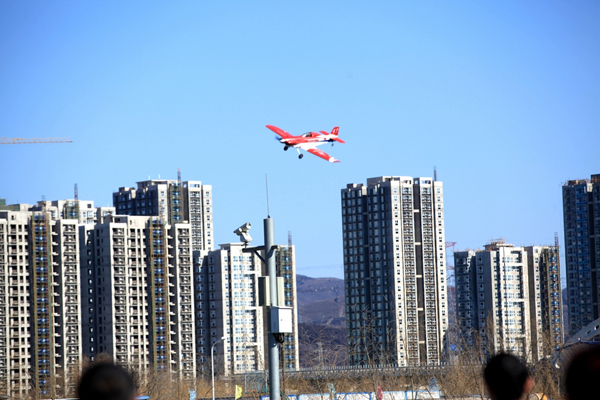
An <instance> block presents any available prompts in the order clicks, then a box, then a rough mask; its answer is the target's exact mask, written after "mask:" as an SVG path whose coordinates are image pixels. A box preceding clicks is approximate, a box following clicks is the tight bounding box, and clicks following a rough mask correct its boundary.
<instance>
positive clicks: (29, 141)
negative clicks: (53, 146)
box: [0, 137, 73, 144]
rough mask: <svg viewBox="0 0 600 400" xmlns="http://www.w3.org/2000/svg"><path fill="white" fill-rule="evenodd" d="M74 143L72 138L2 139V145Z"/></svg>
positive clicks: (0, 142)
mask: <svg viewBox="0 0 600 400" xmlns="http://www.w3.org/2000/svg"><path fill="white" fill-rule="evenodd" d="M37 143H73V141H72V140H71V139H70V138H67V137H56V138H8V137H1V138H0V144H37Z"/></svg>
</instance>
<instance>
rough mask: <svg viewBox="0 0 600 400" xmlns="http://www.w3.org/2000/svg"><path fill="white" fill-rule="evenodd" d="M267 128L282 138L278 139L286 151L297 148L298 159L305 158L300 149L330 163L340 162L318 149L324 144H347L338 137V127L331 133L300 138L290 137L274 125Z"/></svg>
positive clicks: (307, 134) (311, 133)
mask: <svg viewBox="0 0 600 400" xmlns="http://www.w3.org/2000/svg"><path fill="white" fill-rule="evenodd" d="M267 128H269V129H270V130H272V131H273V132H275V133H276V134H278V135H279V136H281V138H280V139H279V138H277V139H278V140H279V142H280V143H283V146H284V147H283V149H284V150H287V149H288V148H290V147H294V148H296V150H297V151H298V158H302V157H303V154H302V153H300V149H302V150H305V151H308V152H309V153H311V154H314V155H315V156H317V157H321V158H322V159H324V160H327V161H329V162H332V163H334V162H340V160H337V159H335V158H333V157H331V156H330V155H329V154H327V153H325V152H324V151H321V150H319V149H317V146H320V145H322V144H324V143H331V144H332V145H333V143H335V142H339V143H346V142H344V141H343V140H342V139H340V138H339V137H338V132H339V130H340V128H338V127H337V126H336V127H335V128H333V130H332V131H331V133H328V132H325V131H320V133H317V132H308V133H305V134H304V135H300V136H294V135H290V134H289V133H287V132H286V131H284V130H283V129H280V128H278V127H276V126H273V125H267Z"/></svg>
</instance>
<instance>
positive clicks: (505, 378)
mask: <svg viewBox="0 0 600 400" xmlns="http://www.w3.org/2000/svg"><path fill="white" fill-rule="evenodd" d="M483 376H484V378H485V382H486V384H487V387H488V390H489V392H490V396H491V397H492V399H494V400H517V399H520V398H521V397H522V396H523V394H525V393H527V392H529V391H530V390H531V388H532V387H533V379H531V377H530V376H529V371H527V367H526V366H525V365H524V364H523V363H522V362H521V361H519V359H518V358H517V357H515V356H513V355H511V354H506V353H498V354H496V355H495V356H494V357H492V358H491V359H490V360H489V361H488V363H487V365H486V366H485V369H484V371H483Z"/></svg>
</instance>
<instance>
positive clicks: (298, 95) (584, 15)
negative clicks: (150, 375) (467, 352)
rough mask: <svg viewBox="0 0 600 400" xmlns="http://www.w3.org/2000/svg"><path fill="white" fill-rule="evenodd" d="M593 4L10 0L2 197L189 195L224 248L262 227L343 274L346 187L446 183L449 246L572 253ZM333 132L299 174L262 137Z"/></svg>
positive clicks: (592, 116) (590, 164) (294, 162)
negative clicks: (567, 232)
mask: <svg viewBox="0 0 600 400" xmlns="http://www.w3.org/2000/svg"><path fill="white" fill-rule="evenodd" d="M598 21H600V2H598V1H577V2H565V1H527V2H521V1H501V2H500V1H497V2H482V1H452V2H441V1H422V2H421V1H419V2H417V1H411V2H409V1H381V2H370V3H368V2H356V1H303V2H276V1H273V2H264V1H257V2H242V1H234V2H201V1H188V2H186V1H178V2H157V1H143V2H142V1H128V2H115V1H86V2H66V1H61V2H58V1H56V2H42V1H18V2H16V1H5V2H0V110H2V112H0V136H4V137H23V138H28V137H64V136H66V137H70V138H71V139H72V140H73V143H71V144H41V145H18V146H16V145H14V146H13V145H5V146H0V197H2V198H6V199H7V201H8V202H9V203H16V202H23V203H35V202H36V201H38V200H40V199H41V197H42V196H45V197H46V199H48V200H53V199H63V198H72V197H73V185H74V184H75V183H77V184H78V187H79V197H80V198H81V199H86V200H94V201H95V202H96V204H97V205H110V204H111V201H112V197H111V195H112V192H113V191H115V190H117V189H118V188H119V187H120V186H134V185H135V182H137V181H141V180H145V179H148V177H151V178H153V179H156V178H158V177H159V175H160V177H161V178H168V179H175V178H176V177H177V168H178V167H179V168H181V170H182V178H183V179H184V180H188V179H190V180H201V181H202V182H203V183H205V184H210V185H212V186H213V191H214V212H215V236H216V241H217V242H218V243H227V242H232V241H236V240H237V237H236V236H235V235H234V234H233V230H234V229H235V228H237V227H238V226H239V225H241V224H242V223H244V222H251V223H252V224H253V229H252V231H251V234H252V236H253V237H254V238H255V243H256V244H260V243H262V242H263V239H262V220H263V218H264V217H265V216H266V214H267V206H266V194H265V192H266V191H265V174H268V180H269V190H270V214H271V216H272V217H273V218H274V219H275V229H276V240H277V241H278V242H280V243H287V234H288V231H291V233H292V237H293V242H294V244H295V245H296V246H297V253H296V261H297V264H298V273H300V274H305V275H309V276H334V277H340V278H341V277H342V276H343V265H342V256H343V254H342V230H341V206H340V189H341V188H343V187H345V186H346V184H348V183H361V182H366V179H367V178H369V177H375V176H382V175H405V176H414V177H417V176H432V175H433V167H434V166H437V170H438V179H439V180H441V181H443V182H444V187H445V211H446V237H447V240H448V241H456V242H458V244H457V248H459V249H465V248H478V247H481V246H483V245H484V244H485V243H487V242H488V241H489V240H490V239H492V238H498V237H503V238H505V239H506V240H507V241H508V242H510V243H514V244H517V245H530V244H551V243H553V241H554V232H558V233H559V235H560V237H561V243H562V236H563V233H562V230H563V226H562V208H561V184H562V183H563V182H565V181H566V180H568V179H576V178H579V179H581V178H589V176H590V175H591V174H594V173H600V162H599V161H600V160H599V148H600V146H599V145H600V113H599V110H600V79H599V76H600V24H599V23H598ZM267 124H272V125H276V126H279V127H281V128H283V129H285V130H287V131H288V132H290V133H292V134H300V133H304V132H306V131H309V130H328V131H330V130H331V129H332V128H333V127H334V126H339V127H340V137H341V138H342V139H344V140H345V141H346V144H341V145H336V146H334V147H333V148H331V147H329V146H325V147H322V149H323V150H325V151H327V152H328V153H330V154H331V155H332V156H334V157H336V158H338V159H340V160H341V161H342V162H341V163H338V164H329V163H327V162H325V161H324V160H321V159H319V158H317V157H313V156H310V155H308V156H306V157H304V158H303V159H302V160H299V159H298V158H297V156H295V155H294V153H293V152H290V151H288V152H284V151H283V150H282V146H281V145H280V144H279V143H277V142H276V141H275V140H273V137H274V134H273V133H272V132H271V131H269V130H268V129H267V128H265V125H267Z"/></svg>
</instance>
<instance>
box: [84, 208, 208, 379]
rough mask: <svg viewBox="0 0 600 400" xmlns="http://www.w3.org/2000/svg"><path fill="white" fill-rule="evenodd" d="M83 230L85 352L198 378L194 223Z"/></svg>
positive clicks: (144, 220)
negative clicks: (107, 355)
mask: <svg viewBox="0 0 600 400" xmlns="http://www.w3.org/2000/svg"><path fill="white" fill-rule="evenodd" d="M80 230H81V239H82V245H81V246H82V249H83V250H84V251H83V253H84V255H83V256H82V271H83V274H84V276H85V279H84V282H83V288H84V296H83V303H84V304H85V307H84V311H83V321H84V324H83V342H84V343H85V348H84V352H85V354H89V355H90V357H91V358H92V359H93V358H94V357H95V356H97V355H98V354H100V353H107V354H110V355H112V356H113V359H114V360H115V362H116V363H117V364H122V365H128V366H133V367H136V368H139V369H140V370H144V369H147V368H150V367H151V368H154V369H157V370H159V371H168V372H178V373H180V374H181V375H182V376H183V377H184V378H187V379H192V378H193V377H195V373H196V363H195V340H194V337H195V332H194V306H193V269H192V250H191V236H192V233H191V231H192V228H191V225H190V224H184V223H176V224H174V225H169V224H165V223H164V221H163V220H162V219H160V218H158V217H152V216H146V217H142V216H125V215H116V216H107V217H103V218H102V219H101V221H100V222H99V223H97V224H95V225H93V226H91V227H90V226H81V227H80Z"/></svg>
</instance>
